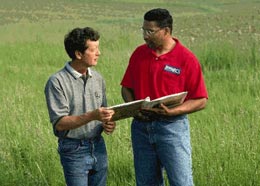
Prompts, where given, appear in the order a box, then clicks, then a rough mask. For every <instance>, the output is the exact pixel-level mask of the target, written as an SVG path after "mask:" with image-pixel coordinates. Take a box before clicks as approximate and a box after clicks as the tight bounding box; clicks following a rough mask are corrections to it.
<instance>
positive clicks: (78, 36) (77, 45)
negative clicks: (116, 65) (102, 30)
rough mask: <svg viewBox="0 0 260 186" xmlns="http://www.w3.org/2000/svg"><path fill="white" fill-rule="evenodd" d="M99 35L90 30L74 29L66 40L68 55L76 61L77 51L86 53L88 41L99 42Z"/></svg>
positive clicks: (86, 28) (87, 28)
mask: <svg viewBox="0 0 260 186" xmlns="http://www.w3.org/2000/svg"><path fill="white" fill-rule="evenodd" d="M99 38H100V35H99V33H98V32H97V31H96V30H94V29H92V28H90V27H85V28H74V29H73V30H71V31H70V32H69V33H68V34H67V35H65V38H64V46H65V50H66V52H67V54H68V55H69V57H70V58H71V59H75V58H76V56H75V51H79V52H82V53H83V52H84V51H85V50H86V49H87V46H85V45H86V41H87V40H91V41H98V40H99Z"/></svg>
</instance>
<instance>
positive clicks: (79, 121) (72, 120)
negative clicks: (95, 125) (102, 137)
mask: <svg viewBox="0 0 260 186" xmlns="http://www.w3.org/2000/svg"><path fill="white" fill-rule="evenodd" d="M92 120H94V114H93V113H92V112H87V113H84V114H82V115H79V116H64V117H62V118H61V119H60V120H59V121H58V123H57V124H56V129H57V130H58V131H64V130H71V129H75V128H78V127H81V126H82V125H85V124H87V123H88V122H90V121H92Z"/></svg>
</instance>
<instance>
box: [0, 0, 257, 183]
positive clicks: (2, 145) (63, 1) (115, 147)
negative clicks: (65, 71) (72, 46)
mask: <svg viewBox="0 0 260 186" xmlns="http://www.w3.org/2000/svg"><path fill="white" fill-rule="evenodd" d="M155 7H162V8H167V9H168V10H169V11H170V12H171V13H172V15H173V18H174V31H173V35H174V36H175V37H177V38H178V39H179V40H180V41H181V42H182V43H183V44H185V45H186V46H187V47H189V48H190V49H191V50H192V51H193V52H194V53H195V54H196V55H197V57H198V58H199V60H200V62H201V65H202V68H203V72H204V76H205V81H206V84H207V89H208V92H209V101H208V105H207V108H206V109H205V110H203V111H200V112H197V113H193V114H190V115H189V118H190V122H191V126H190V127H191V139H192V149H193V156H192V158H193V175H194V182H195V185H196V186H259V185H260V167H259V166H260V145H259V142H260V90H259V87H260V42H259V41H260V9H259V7H260V1H259V0H240V1H238V0H225V1H224V0H219V1H213V0H207V1H206V2H205V1H203V0H194V1H192V0H174V1H172V0H141V1H139V0H110V1H109V2H107V1H105V0H96V1H91V0H70V1H69V0H57V1H51V0H45V1H39V0H24V1H19V0H1V3H0V17H1V18H0V79H1V81H0V87H1V90H0V126H1V130H0V185H1V186H17V185H19V186H64V185H65V183H64V178H63V173H62V168H61V165H60V162H59V157H58V154H57V139H56V137H55V136H54V135H53V132H52V126H51V124H50V122H49V118H48V113H47V107H46V103H45V98H44V93H43V90H44V86H45V83H46V81H47V79H48V77H49V76H50V75H51V74H53V73H54V72H56V71H57V70H59V69H60V68H62V67H63V66H64V64H65V62H66V61H68V60H69V58H68V57H67V55H66V53H65V51H64V47H63V38H64V35H65V34H66V33H67V32H68V31H69V30H70V29H72V28H74V27H85V26H91V27H93V28H96V29H97V30H99V31H100V33H101V40H100V45H101V48H100V49H101V53H102V54H101V57H100V59H99V63H98V65H97V66H96V67H95V69H96V70H98V71H99V72H100V73H101V74H102V75H103V76H104V78H105V80H106V84H107V96H108V102H109V105H114V104H119V103H122V102H123V101H122V98H121V95H120V88H121V87H120V81H121V78H122V76H123V74H124V71H125V68H126V66H127V64H128V59H129V57H130V55H131V53H132V51H133V50H134V49H135V47H136V46H137V45H139V44H141V43H143V39H142V32H141V31H140V27H141V25H142V21H143V14H144V13H145V12H146V11H147V10H149V9H151V8H155ZM130 122H131V119H125V120H121V121H118V122H117V129H116V131H115V132H114V133H113V134H112V135H109V136H107V135H105V134H104V137H105V140H106V143H107V149H108V156H109V175H108V186H134V185H135V178H134V170H133V161H132V149H131V139H130ZM166 185H168V184H167V183H166Z"/></svg>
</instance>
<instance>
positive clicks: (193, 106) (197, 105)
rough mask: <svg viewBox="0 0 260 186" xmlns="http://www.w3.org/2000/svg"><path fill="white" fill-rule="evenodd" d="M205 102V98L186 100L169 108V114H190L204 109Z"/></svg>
mask: <svg viewBox="0 0 260 186" xmlns="http://www.w3.org/2000/svg"><path fill="white" fill-rule="evenodd" d="M206 103H207V99H206V98H200V99H192V100H187V101H185V102H184V103H183V104H181V105H180V106H177V107H175V108H172V109H169V115H173V116H176V115H182V114H190V113H193V112H196V111H199V110H202V109H204V108H205V107H206Z"/></svg>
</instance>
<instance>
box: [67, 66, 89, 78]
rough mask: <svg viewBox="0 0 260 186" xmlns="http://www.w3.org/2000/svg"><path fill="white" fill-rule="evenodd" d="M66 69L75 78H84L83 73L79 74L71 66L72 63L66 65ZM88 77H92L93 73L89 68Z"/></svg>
mask: <svg viewBox="0 0 260 186" xmlns="http://www.w3.org/2000/svg"><path fill="white" fill-rule="evenodd" d="M66 69H67V70H68V71H69V72H70V73H71V74H72V75H73V76H74V77H75V78H80V77H81V76H82V74H81V73H79V72H78V71H76V70H75V69H74V68H72V67H71V66H70V63H69V62H67V63H66ZM88 76H89V77H92V71H91V69H90V68H89V67H88Z"/></svg>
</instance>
